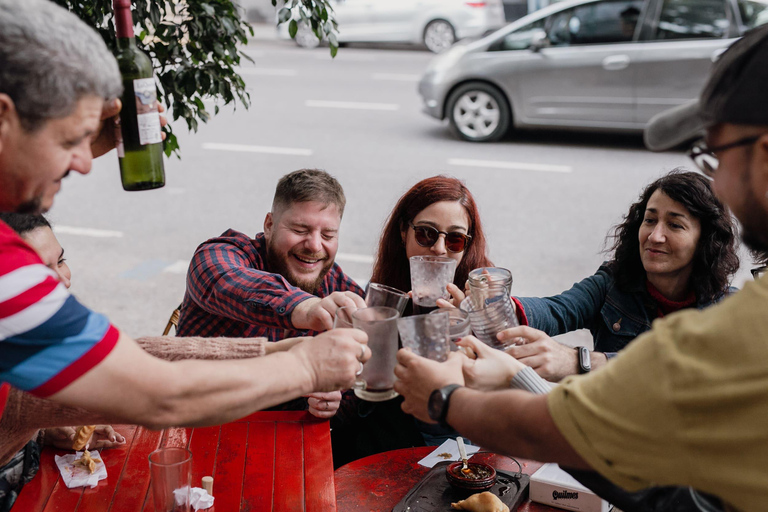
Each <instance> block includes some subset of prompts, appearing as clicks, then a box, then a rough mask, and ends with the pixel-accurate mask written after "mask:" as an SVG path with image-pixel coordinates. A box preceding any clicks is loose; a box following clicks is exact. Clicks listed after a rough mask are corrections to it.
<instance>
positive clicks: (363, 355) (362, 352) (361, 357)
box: [357, 345, 365, 366]
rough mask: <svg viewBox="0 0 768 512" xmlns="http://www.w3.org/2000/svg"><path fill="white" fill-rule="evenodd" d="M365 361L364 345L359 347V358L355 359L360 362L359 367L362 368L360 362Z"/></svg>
mask: <svg viewBox="0 0 768 512" xmlns="http://www.w3.org/2000/svg"><path fill="white" fill-rule="evenodd" d="M363 359H365V345H360V357H358V358H357V360H358V361H360V365H361V366H362V364H363V363H362V361H363Z"/></svg>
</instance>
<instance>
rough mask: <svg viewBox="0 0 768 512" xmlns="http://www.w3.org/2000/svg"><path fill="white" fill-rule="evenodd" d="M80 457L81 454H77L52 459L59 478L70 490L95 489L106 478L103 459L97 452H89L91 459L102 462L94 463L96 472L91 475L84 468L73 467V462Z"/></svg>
mask: <svg viewBox="0 0 768 512" xmlns="http://www.w3.org/2000/svg"><path fill="white" fill-rule="evenodd" d="M82 456H83V452H77V453H76V454H74V455H72V454H69V455H64V456H62V457H59V456H58V455H56V456H55V457H54V459H55V460H56V465H57V466H58V467H59V472H60V473H61V478H62V480H64V484H65V485H66V486H67V487H68V488H70V489H73V488H75V487H85V486H88V487H96V485H97V484H98V483H99V481H100V480H104V479H105V478H107V467H106V466H105V465H104V462H103V459H101V456H100V455H99V452H98V451H97V450H94V451H92V452H91V458H93V459H101V460H102V462H97V463H96V471H94V472H93V474H91V472H90V471H88V470H87V469H86V468H84V467H81V466H75V465H74V462H75V461H76V460H77V459H79V458H80V457H82Z"/></svg>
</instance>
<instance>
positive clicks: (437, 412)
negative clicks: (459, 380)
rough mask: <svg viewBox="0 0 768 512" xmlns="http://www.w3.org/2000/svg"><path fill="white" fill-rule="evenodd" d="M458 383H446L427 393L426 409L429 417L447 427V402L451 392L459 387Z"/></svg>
mask: <svg viewBox="0 0 768 512" xmlns="http://www.w3.org/2000/svg"><path fill="white" fill-rule="evenodd" d="M460 387H461V386H460V385H458V384H448V385H447V386H443V387H442V388H440V389H436V390H434V391H433V392H432V394H431V395H429V403H428V404H427V411H428V412H429V417H430V418H432V419H433V420H435V421H436V422H438V423H439V424H440V425H442V426H443V427H447V426H448V424H447V423H446V422H445V418H446V417H447V416H448V402H449V401H450V400H451V394H452V393H453V392H454V391H456V390H457V389H459V388H460Z"/></svg>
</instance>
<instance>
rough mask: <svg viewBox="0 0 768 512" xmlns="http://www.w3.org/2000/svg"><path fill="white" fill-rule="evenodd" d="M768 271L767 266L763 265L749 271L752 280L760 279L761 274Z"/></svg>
mask: <svg viewBox="0 0 768 512" xmlns="http://www.w3.org/2000/svg"><path fill="white" fill-rule="evenodd" d="M766 270H768V265H763V266H762V267H757V268H753V269H752V270H750V272H752V278H753V279H757V278H759V277H761V276H762V275H763V274H765V271H766Z"/></svg>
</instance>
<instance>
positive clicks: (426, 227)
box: [371, 176, 493, 291]
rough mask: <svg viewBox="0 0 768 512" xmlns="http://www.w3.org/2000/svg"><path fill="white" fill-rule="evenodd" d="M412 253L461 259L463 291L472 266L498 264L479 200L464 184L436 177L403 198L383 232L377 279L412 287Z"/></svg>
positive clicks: (458, 270) (458, 268)
mask: <svg viewBox="0 0 768 512" xmlns="http://www.w3.org/2000/svg"><path fill="white" fill-rule="evenodd" d="M411 256H447V257H449V258H453V259H455V260H456V274H455V277H454V281H453V282H454V284H456V286H458V287H459V289H461V290H463V289H464V284H465V283H466V281H467V276H468V275H469V272H470V271H471V270H473V269H475V268H478V267H491V266H493V265H492V263H491V262H490V261H489V260H488V256H487V255H486V247H485V235H484V234H483V227H482V225H481V224H480V214H479V213H478V211H477V205H476V204H475V199H474V198H473V197H472V194H471V193H470V192H469V189H467V187H466V185H464V183H462V182H461V181H459V180H457V179H456V178H451V177H448V176H433V177H432V178H427V179H424V180H421V181H420V182H418V183H417V184H416V185H414V186H413V187H411V189H410V190H409V191H408V192H406V193H405V194H404V195H403V197H401V198H400V200H399V201H398V202H397V204H396V205H395V209H394V210H393V211H392V214H391V215H390V216H389V220H388V221H387V224H386V226H385V227H384V232H383V233H382V235H381V240H380V241H379V250H378V252H377V254H376V261H375V263H374V265H373V275H372V276H371V282H372V283H381V284H385V285H387V286H392V287H394V288H397V289H399V290H403V291H408V290H410V289H411V270H410V266H409V263H408V258H410V257H411Z"/></svg>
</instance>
